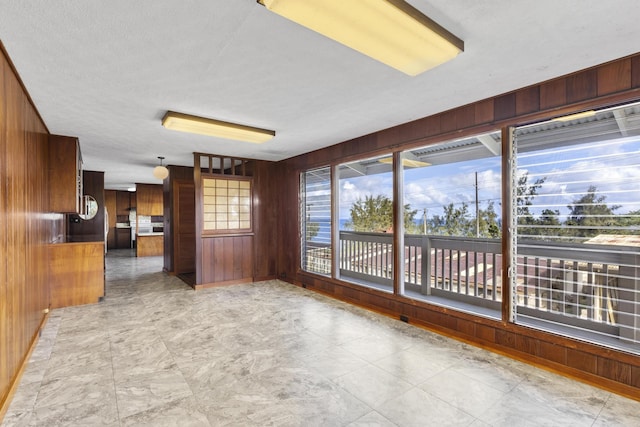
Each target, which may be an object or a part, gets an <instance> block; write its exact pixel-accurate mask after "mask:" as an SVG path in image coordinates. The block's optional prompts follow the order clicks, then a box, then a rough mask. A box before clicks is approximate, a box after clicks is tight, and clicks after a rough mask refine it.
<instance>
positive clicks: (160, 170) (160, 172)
mask: <svg viewBox="0 0 640 427" xmlns="http://www.w3.org/2000/svg"><path fill="white" fill-rule="evenodd" d="M158 159H160V165H159V166H156V167H155V168H153V176H155V177H156V178H158V179H162V180H164V179H165V178H166V177H168V176H169V169H167V168H166V167H164V166H163V165H162V161H163V160H164V157H162V156H158Z"/></svg>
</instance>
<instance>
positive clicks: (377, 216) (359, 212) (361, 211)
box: [345, 194, 418, 233]
mask: <svg viewBox="0 0 640 427" xmlns="http://www.w3.org/2000/svg"><path fill="white" fill-rule="evenodd" d="M417 213H418V211H417V210H411V208H410V206H409V205H404V227H405V232H406V233H415V232H417V228H418V227H417V225H416V224H415V222H414V218H415V216H416V214H417ZM350 214H351V219H350V220H349V221H348V222H347V223H346V224H345V227H346V228H348V229H350V230H353V231H360V232H384V231H387V230H392V229H393V201H392V200H391V199H390V198H389V197H387V196H384V195H382V194H380V195H378V196H375V197H374V196H373V195H371V196H366V197H365V198H364V199H358V200H356V201H355V202H354V203H353V205H352V206H351V209H350Z"/></svg>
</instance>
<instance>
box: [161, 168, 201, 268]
mask: <svg viewBox="0 0 640 427" xmlns="http://www.w3.org/2000/svg"><path fill="white" fill-rule="evenodd" d="M167 168H168V169H169V178H167V179H165V180H164V182H163V183H162V191H163V194H164V195H163V202H164V205H163V208H164V226H163V231H164V267H163V269H164V271H166V272H168V273H175V274H180V273H187V272H194V271H195V239H196V236H195V221H196V218H195V193H194V195H193V201H192V202H191V203H183V206H184V205H188V206H189V207H191V206H193V208H192V210H193V212H192V215H191V217H189V218H182V219H181V218H180V210H181V209H180V208H181V206H180V205H179V204H180V201H179V200H177V199H176V198H179V197H184V195H183V196H181V195H180V192H179V191H178V192H177V194H176V186H179V185H180V183H184V184H187V185H188V183H191V186H192V187H193V168H192V167H186V166H175V165H169V166H167ZM185 202H188V201H185ZM186 210H189V209H186ZM180 221H184V223H186V224H188V225H189V227H188V228H189V229H191V228H192V227H191V225H193V229H194V230H193V242H192V243H193V244H192V245H188V244H187V242H184V241H182V242H181V241H180V237H179V234H180V229H179V225H180ZM184 246H188V249H187V251H188V252H191V253H189V254H184V255H186V258H187V259H193V262H192V264H193V265H192V267H191V268H190V269H189V268H185V267H184V264H185V262H182V263H181V262H180V261H179V260H177V259H176V258H177V257H178V256H181V255H182V254H178V253H177V251H179V250H180V248H181V247H184ZM186 263H191V261H188V260H187V261H186ZM187 270H188V271H187Z"/></svg>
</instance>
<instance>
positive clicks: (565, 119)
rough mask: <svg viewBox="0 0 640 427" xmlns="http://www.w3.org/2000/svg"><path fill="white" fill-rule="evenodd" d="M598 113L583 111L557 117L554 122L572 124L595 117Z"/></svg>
mask: <svg viewBox="0 0 640 427" xmlns="http://www.w3.org/2000/svg"><path fill="white" fill-rule="evenodd" d="M595 115H596V112H595V111H593V110H589V111H583V112H581V113H575V114H569V115H568V116H562V117H556V118H555V119H553V121H554V122H570V121H571V120H577V119H583V118H585V117H593V116H595Z"/></svg>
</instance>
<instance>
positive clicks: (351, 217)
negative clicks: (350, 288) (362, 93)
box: [338, 155, 394, 292]
mask: <svg viewBox="0 0 640 427" xmlns="http://www.w3.org/2000/svg"><path fill="white" fill-rule="evenodd" d="M392 163H393V162H392V157H391V155H387V156H381V157H375V158H369V159H365V160H361V161H357V162H352V163H345V164H341V165H340V166H339V168H338V175H339V181H338V183H339V206H338V212H339V213H338V216H339V231H340V239H339V241H340V248H339V266H340V270H339V273H340V278H342V279H344V280H348V281H351V282H355V283H360V284H362V285H365V286H371V287H375V288H378V289H382V290H385V291H389V292H391V291H393V233H394V230H393V167H392Z"/></svg>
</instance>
